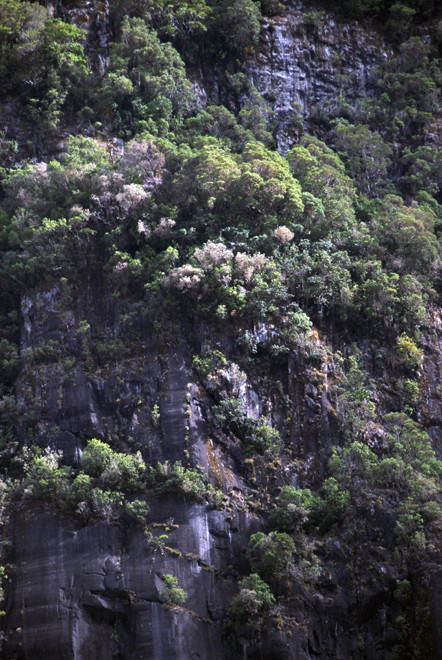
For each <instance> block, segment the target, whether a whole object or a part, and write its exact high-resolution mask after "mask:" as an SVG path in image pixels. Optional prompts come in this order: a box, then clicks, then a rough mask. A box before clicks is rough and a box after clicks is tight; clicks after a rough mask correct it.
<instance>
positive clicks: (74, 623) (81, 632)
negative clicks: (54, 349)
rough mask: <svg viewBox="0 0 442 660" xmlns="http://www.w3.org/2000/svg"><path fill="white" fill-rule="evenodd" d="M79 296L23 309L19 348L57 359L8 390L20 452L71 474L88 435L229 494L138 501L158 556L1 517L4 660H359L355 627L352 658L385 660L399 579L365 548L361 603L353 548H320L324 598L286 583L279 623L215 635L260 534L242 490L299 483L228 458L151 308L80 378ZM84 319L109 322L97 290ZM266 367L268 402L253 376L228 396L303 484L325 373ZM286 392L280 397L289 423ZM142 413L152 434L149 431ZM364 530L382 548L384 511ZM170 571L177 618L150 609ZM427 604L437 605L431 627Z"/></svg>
mask: <svg viewBox="0 0 442 660" xmlns="http://www.w3.org/2000/svg"><path fill="white" fill-rule="evenodd" d="M88 295H90V292H89V294H88ZM94 299H95V300H96V303H94V302H93V301H94ZM78 300H79V304H78V307H77V311H76V312H75V313H74V312H73V311H72V310H71V311H70V312H69V314H68V316H66V312H65V311H64V309H63V304H62V302H61V300H60V294H59V292H58V291H57V290H52V291H49V292H46V293H44V294H42V295H41V296H40V297H38V298H37V299H35V300H30V299H29V300H24V301H23V306H22V312H23V331H22V350H27V351H32V350H33V351H35V349H36V348H37V347H38V346H41V345H42V344H44V343H47V342H48V341H49V339H52V340H53V341H60V342H64V345H65V348H66V350H67V353H68V357H67V359H66V361H65V365H64V366H63V365H60V364H57V365H54V364H48V363H46V364H40V365H34V367H33V368H32V369H29V370H28V371H26V372H23V373H22V375H21V377H20V379H19V382H18V385H17V395H18V400H19V402H20V406H21V412H22V415H23V416H25V415H26V413H27V412H29V408H30V407H31V406H32V402H33V401H34V400H35V399H38V400H39V401H40V402H41V409H40V411H39V415H38V422H37V424H36V425H35V427H34V429H33V430H32V431H29V428H28V427H27V423H23V425H22V427H21V430H20V435H21V438H22V440H23V441H26V440H27V439H29V438H28V434H29V433H30V432H32V433H33V441H34V442H37V443H38V444H40V446H41V447H46V446H50V447H52V448H53V449H58V450H61V451H63V452H64V455H65V458H66V460H67V462H69V463H71V464H72V465H74V466H75V465H76V464H78V459H79V456H80V454H81V449H82V447H84V441H85V439H87V438H90V437H98V438H103V439H108V438H116V437H120V438H125V442H127V443H130V446H131V449H132V450H135V449H137V448H140V449H141V450H142V451H143V454H144V455H145V456H146V457H147V458H148V460H149V462H150V463H151V464H155V462H156V461H157V460H161V461H165V460H168V461H170V462H174V461H177V460H179V461H182V462H183V464H190V465H196V464H199V465H201V466H203V468H204V470H205V472H206V474H207V475H208V477H209V480H210V481H211V482H212V483H213V484H214V486H216V487H221V488H222V489H223V491H224V493H225V494H226V495H227V497H228V505H227V507H226V508H224V509H222V510H216V509H213V508H211V507H209V506H208V505H205V504H195V503H191V502H186V501H185V500H183V499H182V498H180V497H178V496H169V497H167V498H166V499H163V500H161V499H159V500H158V499H153V500H151V501H150V502H149V505H150V508H151V511H150V514H149V517H148V525H149V530H150V532H149V533H151V534H152V533H153V535H154V536H156V537H158V536H160V535H161V534H163V533H164V534H167V535H168V538H167V540H166V541H165V542H164V543H163V545H162V547H160V546H158V547H157V548H153V546H152V544H150V543H149V538H148V534H147V532H146V531H144V530H143V529H141V528H138V527H137V526H136V525H134V524H133V523H132V524H129V525H128V524H123V525H119V526H117V525H115V524H108V523H105V522H94V521H89V522H87V523H85V522H84V521H83V522H82V521H81V520H80V519H69V518H65V517H63V516H62V515H58V516H56V515H54V514H53V513H48V512H45V511H44V510H41V509H37V510H33V509H32V508H29V507H27V508H19V509H18V511H17V512H16V514H15V515H14V516H13V518H12V521H11V540H12V545H11V547H12V550H11V556H10V563H11V565H12V570H11V571H10V579H9V586H8V591H7V593H8V597H7V602H6V612H7V614H6V621H5V638H6V639H5V642H4V649H3V657H5V658H8V659H11V660H12V658H15V659H19V658H23V659H24V658H26V659H27V660H34V659H37V658H40V657H41V658H43V657H44V658H54V660H55V658H57V660H65V659H66V660H88V659H89V658H90V659H91V660H92V659H94V660H95V659H96V658H99V659H102V660H107V659H108V658H110V657H120V658H125V659H126V658H127V659H128V660H132V659H133V660H135V659H140V658H142V659H146V660H147V659H152V660H166V659H167V660H173V659H174V658H176V659H177V660H178V659H179V660H191V659H192V660H193V659H196V658H209V657H213V658H217V659H219V660H221V658H230V657H231V658H239V657H243V654H244V657H248V658H255V657H265V658H269V659H270V658H278V659H283V658H286V659H287V660H289V659H294V658H296V659H297V660H304V659H305V660H307V659H311V658H313V657H315V658H324V659H325V658H331V657H343V658H350V657H354V658H362V657H363V656H362V655H361V653H360V651H359V648H358V636H357V635H354V634H353V633H352V632H351V630H352V626H357V627H358V629H359V630H360V632H361V634H363V635H364V639H365V644H366V650H365V654H366V655H365V656H364V657H366V658H370V660H379V659H383V658H387V657H388V654H389V648H390V647H391V639H392V637H391V636H392V634H393V632H392V630H393V629H392V622H391V618H392V616H393V615H394V612H395V610H394V608H393V610H391V600H392V595H391V594H392V591H393V589H394V585H395V584H396V580H397V579H398V577H399V574H398V573H397V572H395V570H394V569H392V568H391V566H389V565H388V563H384V561H385V562H386V555H385V549H382V548H375V549H369V548H367V549H366V550H362V554H363V555H364V556H365V560H366V566H358V567H356V566H354V567H353V568H352V570H357V571H359V575H360V578H361V579H362V578H364V579H367V581H368V583H369V585H370V586H369V588H368V589H366V590H365V592H364V595H363V597H362V596H361V595H358V594H356V593H354V592H353V589H354V583H353V577H351V575H352V574H351V573H350V572H349V568H348V567H349V566H352V562H354V556H353V555H352V550H351V548H350V547H346V548H344V547H343V546H341V544H340V542H339V541H338V540H336V539H335V540H333V539H330V540H329V541H328V542H327V546H326V547H325V548H324V560H325V558H327V562H328V563H327V565H328V566H329V568H328V569H327V571H329V572H328V573H327V575H326V576H324V578H323V580H324V584H323V587H324V588H323V589H322V590H321V591H317V590H316V589H313V588H311V587H310V586H309V585H308V584H305V583H304V584H303V583H302V582H299V583H296V582H295V583H294V584H293V585H292V592H293V593H292V600H291V601H290V603H287V605H286V606H285V610H284V615H283V617H282V618H281V621H280V623H278V625H272V626H270V627H269V626H268V627H266V628H265V630H263V632H262V634H261V635H258V636H257V637H256V638H255V639H254V638H250V636H249V637H244V638H242V637H241V635H240V636H239V637H238V638H237V639H236V641H235V644H233V645H232V644H231V642H230V641H228V640H227V639H226V637H225V636H224V633H223V617H224V616H225V612H226V606H227V604H228V603H229V601H230V599H231V597H232V596H233V595H234V594H235V593H236V591H237V587H236V579H237V577H238V576H239V575H241V574H244V573H246V572H247V570H248V562H247V561H246V558H245V549H246V548H247V544H248V540H249V538H250V536H251V534H253V533H255V532H257V531H260V530H263V529H266V522H265V517H262V516H261V514H260V513H259V512H258V511H257V512H256V513H255V512H254V508H253V506H252V504H253V500H252V502H251V504H250V505H248V504H247V503H246V502H245V499H244V497H245V495H246V494H247V493H253V490H250V487H251V486H252V487H254V488H256V489H258V490H266V491H268V492H277V489H278V488H279V487H280V486H282V485H284V484H293V485H295V486H296V485H297V481H296V478H295V476H294V475H293V474H291V472H290V470H289V469H288V466H285V465H284V464H278V465H275V466H274V467H272V466H271V465H268V464H267V462H266V461H265V460H262V461H261V462H260V461H259V460H255V462H254V464H253V466H251V465H249V464H248V462H247V460H244V456H243V455H242V454H241V453H240V452H239V451H238V448H237V447H235V446H234V445H229V444H228V443H226V441H225V439H223V438H222V437H221V436H220V434H219V431H217V430H216V428H215V427H214V426H213V422H212V420H211V417H210V414H209V412H208V405H207V397H208V396H210V391H207V390H205V388H204V386H203V383H202V382H199V381H198V380H197V379H196V378H195V374H194V372H193V370H192V367H191V362H190V345H189V337H188V333H187V331H186V329H185V328H184V327H182V326H180V324H178V325H176V326H175V327H174V328H173V331H172V333H171V336H170V337H167V338H165V337H163V336H161V335H156V333H155V331H154V329H153V327H152V325H151V323H150V322H149V319H150V318H152V316H153V315H154V314H155V310H154V309H152V308H151V309H149V307H148V306H147V307H146V310H145V311H146V314H144V315H142V316H141V317H140V319H139V324H140V327H139V330H140V335H141V337H142V338H143V343H142V345H141V346H138V348H137V351H136V354H135V355H133V356H130V357H127V358H125V359H119V360H115V361H112V360H111V361H106V362H105V363H104V364H103V365H102V366H101V367H100V368H95V369H91V368H90V365H89V366H88V364H87V363H88V355H87V342H86V343H85V337H84V327H85V325H84V323H83V324H82V323H81V320H80V319H81V318H82V316H83V315H85V313H86V310H85V308H84V307H83V303H84V300H83V298H82V296H81V294H80V295H79V299H78ZM82 301H83V302H82ZM87 314H88V315H89V316H88V317H89V318H90V319H91V320H92V319H95V323H96V324H97V325H100V324H101V323H108V324H109V326H108V327H110V328H112V327H113V324H115V323H118V319H119V318H120V315H119V314H118V310H117V309H116V307H115V303H111V302H110V301H106V295H105V294H104V292H99V291H98V290H97V291H96V297H94V296H92V297H89V299H88V309H87ZM63 322H65V323H66V324H67V325H66V326H64V325H63ZM180 327H181V329H180ZM65 328H67V331H66V330H65ZM94 330H96V327H94V326H93V325H91V331H92V332H93V331H94ZM207 332H208V330H207V329H205V328H201V329H200V330H199V331H198V334H199V333H200V334H201V338H202V337H203V336H205V337H207ZM171 337H173V339H172V338H171ZM272 337H273V335H272V329H271V328H267V327H265V326H260V327H258V328H257V329H256V334H255V339H256V342H257V350H258V355H259V351H260V350H262V349H263V348H265V347H266V346H267V343H268V342H271V341H272ZM439 340H440V328H439V327H438V324H437V323H435V325H434V328H433V330H432V332H431V333H430V335H429V346H431V349H430V348H429V350H428V363H427V367H426V371H425V373H426V377H427V379H428V390H427V392H428V397H429V398H427V399H426V401H427V403H424V405H423V407H422V414H426V413H425V410H427V408H428V406H430V408H431V410H432V413H431V414H432V416H433V417H432V419H433V425H434V426H433V431H434V435H435V437H437V434H438V433H439V431H438V426H437V424H439V423H440V422H439V420H440V417H438V412H437V410H436V409H435V408H434V406H435V405H436V398H435V396H434V387H435V382H436V380H437V374H436V372H437V370H438V369H440V353H438V352H436V350H435V343H438V342H439ZM85 347H86V348H85ZM267 348H268V346H267ZM317 349H318V355H321V351H324V345H323V344H322V343H321V341H320V340H319V338H318V339H317ZM69 355H70V356H72V357H73V356H76V366H75V367H71V366H70V362H69ZM324 355H325V356H326V353H324V352H323V353H322V356H323V357H324ZM268 368H269V369H270V372H269V373H271V374H272V380H273V382H279V383H280V385H279V386H278V387H279V388H280V389H279V391H278V390H277V389H275V388H273V390H272V389H271V390H267V389H266V388H265V387H263V384H262V381H261V378H260V377H259V376H258V374H254V373H253V372H251V373H250V374H249V376H248V377H247V378H246V381H245V382H243V383H242V384H241V386H240V387H241V388H242V389H243V390H244V392H243V394H244V397H243V398H244V400H245V401H246V402H247V413H248V414H249V416H254V417H256V416H259V415H262V414H263V413H264V414H266V411H267V413H268V411H269V409H271V410H272V417H273V419H274V420H275V423H276V424H277V425H280V426H281V428H284V427H285V428H286V429H287V430H286V433H287V435H286V437H285V444H286V446H287V447H291V448H292V449H291V451H292V454H293V457H294V458H297V459H299V460H302V461H303V462H304V465H305V470H306V471H307V472H309V473H310V475H314V474H320V472H321V469H322V467H321V466H322V465H323V464H325V462H326V460H327V458H328V456H329V453H330V445H331V443H332V441H333V437H334V434H335V428H334V426H335V420H334V410H333V408H332V404H331V402H330V398H329V395H328V378H329V377H330V370H331V368H332V367H331V365H330V364H329V363H328V361H327V359H325V360H324V362H323V363H322V365H319V363H318V356H316V357H315V360H314V362H311V361H309V360H308V359H307V358H306V357H305V356H301V355H296V354H292V355H291V357H290V359H289V360H288V361H287V360H279V361H278V360H276V361H275V363H274V364H273V365H271V366H269V367H268ZM437 373H438V372H437ZM235 374H236V375H235ZM260 376H262V371H261V372H260ZM225 378H226V387H229V386H231V384H232V382H233V381H235V378H236V379H238V376H237V369H234V368H233V367H231V368H230V369H229V371H226V372H225ZM435 379H436V380H435ZM229 383H230V385H229ZM281 388H282V389H281ZM283 391H286V392H287V395H288V396H289V397H290V400H291V406H290V411H289V413H287V409H286V408H285V407H284V406H285V404H284V401H283V396H282V395H281V392H283ZM428 402H430V403H428ZM155 404H158V408H159V423H155V424H154V423H153V422H152V409H153V407H154V405H155ZM430 404H431V405H430ZM425 406H427V408H425ZM189 408H190V411H189ZM287 414H288V418H287ZM287 422H288V423H287ZM244 475H246V478H247V481H248V484H249V486H248V487H245V485H244ZM249 497H250V496H249ZM373 525H376V526H377V527H381V528H384V534H385V538H386V539H387V537H388V534H390V536H391V526H392V520H391V518H389V517H388V512H386V511H384V512H383V511H382V510H379V511H378V512H376V511H374V516H373ZM167 574H170V575H173V576H175V577H177V578H178V583H179V585H180V586H181V587H182V588H183V589H184V591H185V592H186V601H185V603H184V605H183V606H179V607H174V608H172V609H167V608H165V606H164V605H163V603H162V602H161V593H162V591H163V590H164V581H163V576H164V575H167ZM352 585H353V586H352ZM438 608H439V599H438V595H437V593H435V595H434V598H433V610H434V616H435V618H436V620H437V617H439V616H440V612H439V610H438ZM396 615H397V613H396ZM380 644H381V645H382V646H380Z"/></svg>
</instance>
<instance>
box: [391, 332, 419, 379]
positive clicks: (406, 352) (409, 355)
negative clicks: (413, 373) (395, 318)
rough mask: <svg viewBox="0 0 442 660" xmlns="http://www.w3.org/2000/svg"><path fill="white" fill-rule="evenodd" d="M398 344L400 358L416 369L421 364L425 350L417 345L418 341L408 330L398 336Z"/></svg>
mask: <svg viewBox="0 0 442 660" xmlns="http://www.w3.org/2000/svg"><path fill="white" fill-rule="evenodd" d="M396 346H397V352H398V354H399V359H400V361H401V362H402V363H403V364H404V365H405V366H406V367H408V368H409V369H411V370H415V369H417V368H418V367H420V366H421V364H422V359H423V351H422V350H421V349H420V348H418V347H417V345H416V342H415V341H413V339H411V337H409V336H408V335H407V333H406V332H403V333H402V334H401V336H400V337H398V339H397V342H396Z"/></svg>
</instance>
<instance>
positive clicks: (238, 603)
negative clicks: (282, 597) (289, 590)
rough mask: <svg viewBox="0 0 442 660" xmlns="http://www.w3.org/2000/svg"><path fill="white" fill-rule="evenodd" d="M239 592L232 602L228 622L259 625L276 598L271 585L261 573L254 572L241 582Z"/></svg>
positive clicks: (232, 624) (233, 624)
mask: <svg viewBox="0 0 442 660" xmlns="http://www.w3.org/2000/svg"><path fill="white" fill-rule="evenodd" d="M238 586H239V593H238V594H237V595H236V596H234V597H233V598H232V600H231V602H230V605H229V608H228V610H227V615H226V623H227V625H230V626H235V625H237V624H241V623H246V624H249V625H250V626H251V627H257V626H258V625H259V623H260V619H261V617H263V616H266V615H267V614H268V613H269V612H270V610H271V608H272V606H273V605H274V604H275V602H276V600H275V597H274V595H273V594H272V592H271V590H270V587H269V585H268V584H267V583H266V582H264V581H263V580H262V579H261V578H260V577H259V575H257V574H256V573H252V574H251V575H249V576H247V577H245V578H243V579H242V580H241V581H240V582H239V585H238Z"/></svg>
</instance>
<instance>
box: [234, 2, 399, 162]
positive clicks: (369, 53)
mask: <svg viewBox="0 0 442 660" xmlns="http://www.w3.org/2000/svg"><path fill="white" fill-rule="evenodd" d="M387 56H388V48H387V47H386V45H385V44H384V42H383V40H382V38H381V37H380V35H379V33H378V32H375V31H372V32H370V31H369V30H366V29H362V28H361V27H360V26H359V25H357V24H345V25H344V24H340V23H339V22H337V20H336V17H335V16H333V15H330V14H326V13H325V12H320V13H319V12H315V11H313V12H310V13H309V14H306V12H305V9H304V11H303V10H302V6H301V4H300V3H292V4H291V5H290V7H287V10H286V11H285V12H284V15H283V16H275V17H273V18H272V19H265V20H264V23H263V29H262V31H261V41H260V45H259V50H258V53H257V55H256V57H255V58H254V59H253V60H252V61H250V62H249V64H248V67H247V74H248V77H249V79H250V80H251V82H252V83H253V84H254V85H255V86H256V88H257V89H258V91H259V92H260V94H262V96H263V97H264V98H265V99H266V101H268V103H269V104H270V106H271V107H272V109H273V112H274V118H275V123H276V126H277V128H276V132H275V137H276V140H277V143H278V148H279V149H280V150H281V151H283V152H284V151H287V150H288V149H289V148H290V147H291V146H292V145H293V143H294V142H295V141H296V139H297V138H298V137H299V134H300V132H301V133H302V131H303V129H305V130H306V131H307V132H308V128H309V123H310V122H311V119H312V117H313V115H315V116H316V118H318V119H320V117H321V113H327V114H329V115H330V114H332V113H333V111H336V110H337V108H338V107H340V104H341V103H343V102H344V97H345V103H348V104H349V105H350V106H352V107H353V108H357V107H358V105H360V104H361V103H362V100H363V98H365V97H366V96H368V92H369V91H370V89H371V88H372V85H373V83H374V80H373V75H372V71H373V68H374V67H375V66H377V65H379V64H380V63H381V62H382V61H383V60H385V58H386V57H387Z"/></svg>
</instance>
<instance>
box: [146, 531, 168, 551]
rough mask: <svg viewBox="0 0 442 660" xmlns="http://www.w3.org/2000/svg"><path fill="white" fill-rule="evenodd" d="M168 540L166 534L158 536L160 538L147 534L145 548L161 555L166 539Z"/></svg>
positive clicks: (150, 533)
mask: <svg viewBox="0 0 442 660" xmlns="http://www.w3.org/2000/svg"><path fill="white" fill-rule="evenodd" d="M168 538H169V535H168V534H160V536H155V535H154V534H152V532H149V533H148V534H147V547H148V548H149V549H150V550H153V552H155V553H157V552H159V553H160V554H163V552H164V548H165V547H166V542H167V539H168Z"/></svg>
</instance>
